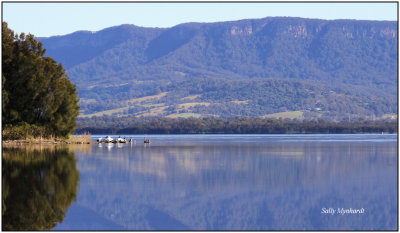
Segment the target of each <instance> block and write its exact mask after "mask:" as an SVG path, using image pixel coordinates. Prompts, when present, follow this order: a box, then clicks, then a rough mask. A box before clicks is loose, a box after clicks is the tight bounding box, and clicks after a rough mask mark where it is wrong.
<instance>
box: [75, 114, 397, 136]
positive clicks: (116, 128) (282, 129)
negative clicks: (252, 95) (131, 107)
mask: <svg viewBox="0 0 400 233" xmlns="http://www.w3.org/2000/svg"><path fill="white" fill-rule="evenodd" d="M77 124H78V127H77V129H76V131H75V134H80V133H84V132H88V133H91V134H371V133H378V134H381V133H384V134H387V133H390V134H393V133H397V132H398V126H397V119H396V120H394V119H393V120H380V121H366V120H357V121H348V122H332V121H325V120H322V119H321V120H290V119H264V118H235V119H220V118H203V119H199V118H187V119H185V118H177V119H171V118H162V117H155V118H134V117H128V116H127V117H92V118H78V120H77ZM99 126H101V127H99Z"/></svg>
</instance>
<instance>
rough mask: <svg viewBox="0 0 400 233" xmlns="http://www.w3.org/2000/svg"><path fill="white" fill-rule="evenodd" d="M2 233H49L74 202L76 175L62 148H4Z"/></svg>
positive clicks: (69, 156)
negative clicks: (14, 232)
mask: <svg viewBox="0 0 400 233" xmlns="http://www.w3.org/2000/svg"><path fill="white" fill-rule="evenodd" d="M2 163H3V165H2V169H3V170H2V175H3V180H2V181H3V183H2V185H3V187H2V188H3V191H2V192H3V193H2V208H3V209H2V222H3V223H2V230H17V231H18V230H49V229H52V228H54V227H55V226H56V225H57V224H58V223H59V222H62V221H63V219H64V216H65V213H66V211H67V209H68V208H69V206H70V205H71V203H72V202H73V201H75V200H76V197H77V192H78V184H79V183H78V181H79V172H78V169H77V167H76V159H75V155H74V153H73V152H71V151H70V150H69V149H68V148H65V147H62V148H60V147H54V146H53V147H46V148H21V147H19V148H3V157H2Z"/></svg>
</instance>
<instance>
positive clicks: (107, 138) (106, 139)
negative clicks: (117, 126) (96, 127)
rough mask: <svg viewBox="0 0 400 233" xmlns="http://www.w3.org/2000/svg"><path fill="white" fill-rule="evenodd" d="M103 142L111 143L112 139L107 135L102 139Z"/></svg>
mask: <svg viewBox="0 0 400 233" xmlns="http://www.w3.org/2000/svg"><path fill="white" fill-rule="evenodd" d="M102 142H104V143H113V142H114V139H112V137H110V136H107V137H106V138H104V140H103V141H102Z"/></svg>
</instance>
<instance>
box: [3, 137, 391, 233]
mask: <svg viewBox="0 0 400 233" xmlns="http://www.w3.org/2000/svg"><path fill="white" fill-rule="evenodd" d="M321 138H322V140H321ZM151 139H152V144H150V145H144V144H143V143H137V144H123V145H122V144H121V145H104V144H103V145H98V144H93V145H90V146H88V147H73V148H64V147H44V148H28V149H27V148H3V160H2V161H3V165H2V169H3V171H2V172H3V195H2V197H3V204H2V205H3V213H2V216H3V221H2V229H3V230H39V229H42V230H46V229H54V230H396V229H397V138H396V135H331V136H307V135H301V136H294V135H293V136H278V135H277V136H271V135H270V136H257V137H256V136H249V135H241V136H217V135H206V136H200V135H199V136H187V135H180V136H152V138H151ZM78 170H79V172H78ZM78 184H79V192H78ZM323 208H326V209H328V208H332V209H335V210H337V209H338V208H339V209H340V208H344V209H349V208H352V209H361V208H363V209H365V213H364V214H346V215H341V214H323V213H321V212H322V209H323Z"/></svg>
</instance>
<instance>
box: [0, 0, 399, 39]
mask: <svg viewBox="0 0 400 233" xmlns="http://www.w3.org/2000/svg"><path fill="white" fill-rule="evenodd" d="M2 13H3V14H2V16H3V21H6V22H7V23H8V25H9V27H10V28H11V29H12V30H14V31H15V32H17V33H20V32H25V33H31V34H33V35H35V36H40V37H47V36H54V35H65V34H68V33H72V32H74V31H78V30H89V31H98V30H101V29H103V28H107V27H111V26H115V25H121V24H135V25H137V26H143V27H172V26H174V25H177V24H180V23H185V22H218V21H229V20H238V19H248V18H264V17H268V16H293V17H303V18H319V19H357V20H392V21H396V20H397V4H396V3H371V2H370V3H365V2H364V3H289V2H287V3H285V2H282V3H266V2H265V3H132V2H131V3H127V2H125V3H99V2H97V3H77V2H75V3H74V2H70V3H57V2H53V3H34V2H28V3H27V2H25V3H22V2H17V3H5V2H3V4H2Z"/></svg>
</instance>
